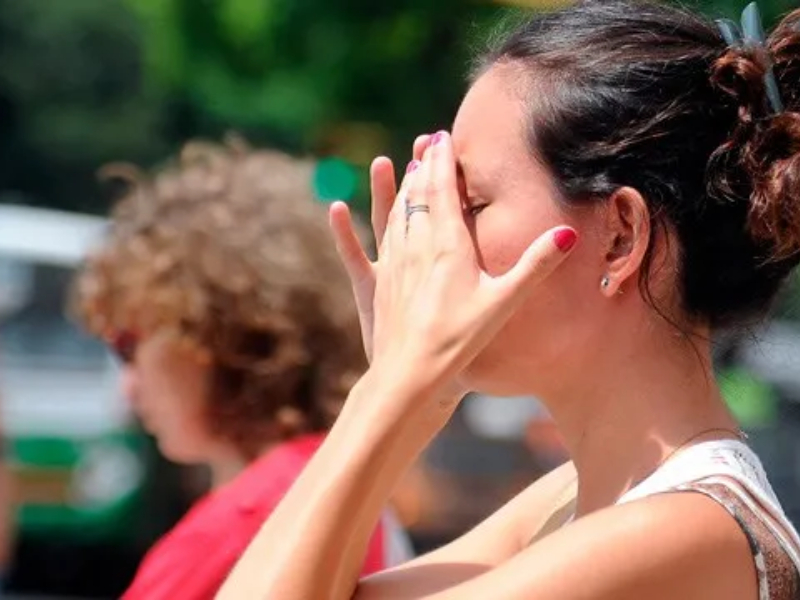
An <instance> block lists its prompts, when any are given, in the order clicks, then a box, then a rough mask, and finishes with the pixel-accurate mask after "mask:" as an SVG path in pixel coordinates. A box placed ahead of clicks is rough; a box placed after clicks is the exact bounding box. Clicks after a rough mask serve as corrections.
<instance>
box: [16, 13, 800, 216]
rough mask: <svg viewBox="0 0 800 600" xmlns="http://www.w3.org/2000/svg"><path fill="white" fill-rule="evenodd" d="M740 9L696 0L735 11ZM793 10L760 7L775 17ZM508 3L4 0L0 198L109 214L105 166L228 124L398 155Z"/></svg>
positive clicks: (444, 115) (442, 109)
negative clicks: (101, 172) (102, 180)
mask: <svg viewBox="0 0 800 600" xmlns="http://www.w3.org/2000/svg"><path fill="white" fill-rule="evenodd" d="M530 1H531V2H533V0H530ZM543 1H544V0H540V2H543ZM534 3H536V2H534ZM745 3H746V0H741V1H739V0H736V1H733V0H704V1H702V2H700V4H701V5H702V7H703V8H704V9H707V10H710V11H713V12H714V13H716V14H728V15H731V16H736V15H737V13H738V12H739V11H740V9H741V8H742V7H743V6H744V4H745ZM794 3H795V0H771V1H769V2H768V1H765V0H762V2H761V4H762V7H763V10H764V13H765V16H766V17H767V18H768V19H770V20H771V19H774V18H775V17H776V16H777V15H778V14H779V13H780V12H784V11H786V10H788V9H789V8H790V7H791V5H792V4H794ZM504 10H505V7H501V6H500V4H498V3H492V2H489V1H480V0H436V1H432V0H383V1H382V2H375V1H374V0H68V1H66V0H64V1H57V0H0V194H2V196H3V197H2V198H0V200H2V201H22V202H27V203H33V204H40V205H46V206H54V207H61V208H66V209H71V210H88V211H105V209H106V206H107V205H106V203H105V202H103V201H102V199H101V198H102V195H101V194H100V188H99V186H98V185H97V182H96V180H95V177H94V173H95V172H96V170H97V168H98V167H99V166H100V165H101V164H103V163H104V162H107V161H111V160H129V161H134V162H137V163H140V164H153V163H156V162H158V161H159V160H162V159H163V158H164V157H165V156H167V155H168V154H169V153H171V152H174V151H175V150H176V149H177V147H178V146H179V145H180V144H181V142H183V141H185V140H186V139H187V138H192V137H198V136H203V137H211V138H218V137H220V136H221V135H222V134H223V133H224V132H225V131H227V130H231V129H233V130H237V131H239V132H241V133H243V134H244V135H245V136H246V137H247V138H249V139H250V140H251V141H253V142H254V143H257V144H268V145H272V146H277V147H280V148H284V149H287V150H290V151H294V152H304V153H308V152H310V153H314V154H317V155H320V156H328V155H336V156H339V157H342V158H344V159H346V160H348V161H350V162H351V163H353V164H355V165H358V166H360V167H362V168H363V167H364V166H365V165H366V164H367V163H368V162H369V160H370V158H371V157H372V156H373V155H375V154H376V153H388V154H390V155H391V156H393V157H395V158H397V159H398V160H404V159H405V158H406V157H407V152H408V148H409V145H410V143H411V141H412V139H413V137H414V136H415V135H416V134H418V133H420V132H425V131H433V130H436V129H438V128H441V127H447V126H448V125H449V124H450V122H451V119H452V117H453V115H454V113H455V110H456V108H457V105H458V102H459V99H460V97H461V95H462V94H463V91H464V89H465V80H464V75H465V73H466V71H467V67H468V62H469V58H470V56H471V55H472V54H473V53H474V52H475V50H476V48H480V44H481V40H483V39H485V38H486V36H487V31H488V30H489V29H490V28H491V27H492V26H493V24H494V23H496V22H497V21H498V19H499V18H500V15H501V14H502V12H503V11H504ZM332 172H338V171H332ZM362 175H363V172H362ZM334 183H335V182H334ZM364 183H365V178H364V177H361V178H360V180H359V185H360V189H361V190H362V193H361V195H360V199H361V201H362V202H363V201H365V196H366V194H364V193H363V190H364Z"/></svg>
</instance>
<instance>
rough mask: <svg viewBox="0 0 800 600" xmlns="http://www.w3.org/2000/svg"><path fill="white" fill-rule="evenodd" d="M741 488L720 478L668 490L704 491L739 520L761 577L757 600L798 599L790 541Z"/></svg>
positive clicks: (797, 577) (799, 576)
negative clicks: (748, 498)
mask: <svg viewBox="0 0 800 600" xmlns="http://www.w3.org/2000/svg"><path fill="white" fill-rule="evenodd" d="M742 491H743V488H742V487H741V486H739V485H738V484H736V483H735V482H733V481H729V482H724V481H722V480H721V479H718V480H715V481H713V482H711V481H701V482H693V483H689V484H685V485H682V486H679V487H677V488H675V489H673V490H669V492H672V493H680V492H695V493H700V494H703V495H705V496H707V497H709V498H710V499H712V500H714V501H715V502H717V503H718V504H719V505H720V506H722V507H723V508H724V509H725V510H726V511H727V512H728V513H729V514H730V515H731V516H732V517H733V518H734V519H735V520H736V522H737V523H738V525H739V527H740V528H741V530H742V532H743V533H744V535H745V537H746V538H747V541H748V543H749V545H750V551H751V553H752V555H753V562H754V565H755V570H756V575H757V577H758V591H759V596H758V600H798V598H800V573H799V572H798V569H797V567H796V566H795V564H794V562H793V561H792V559H791V558H790V555H789V553H788V551H787V550H788V549H787V548H786V547H785V546H784V544H786V543H791V542H786V541H785V540H782V539H781V537H779V536H778V535H776V533H775V530H774V523H773V524H772V525H773V526H770V525H768V523H769V522H770V517H769V515H768V514H766V513H765V512H764V511H763V510H761V509H759V508H758V507H757V504H755V503H753V502H747V501H745V500H744V499H743V497H742ZM669 492H668V493H669ZM744 493H746V491H745V492H744Z"/></svg>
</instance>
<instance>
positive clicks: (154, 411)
mask: <svg viewBox="0 0 800 600" xmlns="http://www.w3.org/2000/svg"><path fill="white" fill-rule="evenodd" d="M208 376H209V368H208V366H207V364H205V363H204V362H203V361H202V360H201V357H200V355H199V354H198V353H197V352H195V351H192V350H191V349H190V348H187V347H186V345H185V344H179V343H177V342H176V341H175V339H174V338H173V337H171V336H167V335H163V334H162V335H159V334H154V335H150V336H147V337H144V338H143V339H141V340H140V341H139V342H138V344H137V347H136V352H135V355H134V356H131V357H130V360H129V361H128V362H127V363H126V364H125V365H124V366H123V374H122V387H123V393H124V394H125V396H126V397H127V398H128V400H129V401H130V402H131V405H132V407H133V409H134V411H135V412H136V414H137V416H138V417H139V419H140V420H141V422H142V425H143V427H144V428H145V429H146V430H147V431H148V432H149V433H150V434H152V435H153V436H154V437H155V438H156V441H157V442H158V446H159V449H160V450H161V452H162V454H164V456H166V457H167V458H169V459H170V460H173V461H175V462H179V463H189V464H195V463H203V462H206V461H207V460H208V457H209V456H210V455H211V454H212V452H213V449H214V446H215V445H216V442H215V441H214V439H213V436H212V435H211V433H210V431H209V427H208V422H207V417H206V403H207V397H208V388H209V384H208Z"/></svg>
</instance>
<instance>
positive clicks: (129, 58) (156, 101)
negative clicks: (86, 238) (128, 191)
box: [0, 0, 164, 210]
mask: <svg viewBox="0 0 800 600" xmlns="http://www.w3.org/2000/svg"><path fill="white" fill-rule="evenodd" d="M140 35H141V33H140V29H139V27H138V25H137V22H136V21H135V19H133V18H132V15H131V13H130V11H129V9H128V7H127V6H126V5H125V4H124V2H123V0H70V1H69V2H52V1H51V0H25V1H24V2H20V1H19V0H0V114H2V118H0V190H2V191H3V193H4V198H3V200H4V201H8V200H9V199H12V200H13V199H14V198H15V197H19V198H20V200H21V201H25V202H30V203H34V204H45V205H50V206H57V207H61V208H68V209H73V210H89V209H94V210H97V209H99V208H101V205H100V201H99V194H98V186H97V182H96V179H95V176H94V174H95V172H96V169H97V167H98V166H99V165H100V164H102V163H103V162H106V161H108V160H113V159H118V158H120V157H125V158H129V159H136V160H147V161H152V160H153V159H154V158H156V157H158V156H160V155H162V154H163V152H164V144H163V140H162V136H161V135H160V133H159V129H160V119H161V114H162V112H163V110H162V99H161V98H159V97H149V96H147V95H144V94H142V90H141V85H140V80H141V77H140V58H139V57H140V49H139V39H140ZM9 191H14V192H16V193H18V194H19V196H17V195H16V194H15V195H14V196H12V195H11V194H10V193H9Z"/></svg>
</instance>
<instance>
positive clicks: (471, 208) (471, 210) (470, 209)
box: [467, 202, 489, 217]
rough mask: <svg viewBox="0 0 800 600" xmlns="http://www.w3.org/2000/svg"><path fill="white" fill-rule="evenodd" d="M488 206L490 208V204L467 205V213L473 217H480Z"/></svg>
mask: <svg viewBox="0 0 800 600" xmlns="http://www.w3.org/2000/svg"><path fill="white" fill-rule="evenodd" d="M487 206H489V203H488V202H470V203H469V204H468V205H467V213H468V214H469V215H470V216H471V217H475V216H477V215H479V214H480V213H481V212H482V211H483V209H484V208H486V207H487Z"/></svg>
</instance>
